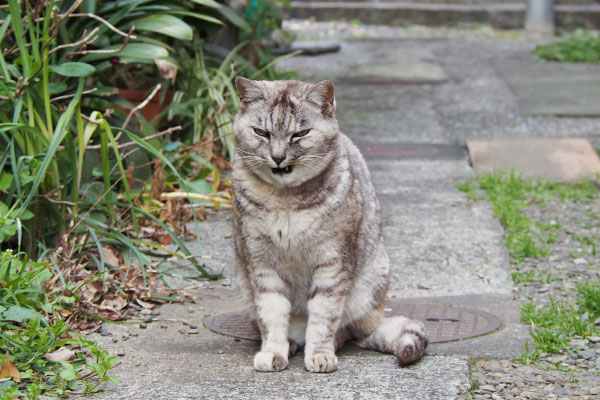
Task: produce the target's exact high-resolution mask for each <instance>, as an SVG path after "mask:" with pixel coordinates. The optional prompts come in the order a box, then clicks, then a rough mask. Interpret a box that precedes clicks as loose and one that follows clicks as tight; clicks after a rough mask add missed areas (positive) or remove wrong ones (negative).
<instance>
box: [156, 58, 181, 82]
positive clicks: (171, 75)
mask: <svg viewBox="0 0 600 400" xmlns="http://www.w3.org/2000/svg"><path fill="white" fill-rule="evenodd" d="M154 64H156V66H157V67H158V72H159V73H160V77H161V78H163V79H170V80H171V83H172V84H175V78H176V77H177V65H175V64H173V63H172V62H171V61H168V60H164V59H162V58H155V59H154Z"/></svg>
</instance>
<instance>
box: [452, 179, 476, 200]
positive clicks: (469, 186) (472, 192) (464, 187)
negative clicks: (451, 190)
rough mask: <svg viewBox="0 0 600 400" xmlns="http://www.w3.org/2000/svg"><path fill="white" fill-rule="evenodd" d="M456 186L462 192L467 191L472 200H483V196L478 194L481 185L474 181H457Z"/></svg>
mask: <svg viewBox="0 0 600 400" xmlns="http://www.w3.org/2000/svg"><path fill="white" fill-rule="evenodd" d="M456 188H457V189H458V190H460V191H461V192H465V193H466V194H467V198H468V199H469V200H470V201H478V200H481V196H480V195H479V194H477V189H479V186H478V185H477V184H476V183H474V182H465V183H457V184H456Z"/></svg>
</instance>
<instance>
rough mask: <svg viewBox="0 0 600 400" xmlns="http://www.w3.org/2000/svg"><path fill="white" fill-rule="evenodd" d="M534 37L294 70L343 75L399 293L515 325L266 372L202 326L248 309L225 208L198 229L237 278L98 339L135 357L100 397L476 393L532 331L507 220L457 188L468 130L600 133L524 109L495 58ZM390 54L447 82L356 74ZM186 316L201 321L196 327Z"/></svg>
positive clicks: (342, 93)
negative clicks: (415, 354)
mask: <svg viewBox="0 0 600 400" xmlns="http://www.w3.org/2000/svg"><path fill="white" fill-rule="evenodd" d="M531 47H532V44H531V43H521V42H510V41H486V42H474V43H467V42H460V41H440V40H437V41H426V40H421V41H418V42H414V41H370V42H368V43H364V42H363V43H361V42H345V43H343V45H342V51H341V52H340V53H337V54H331V55H326V56H322V57H319V58H310V57H297V58H294V59H291V60H288V62H287V63H286V65H284V66H283V67H284V68H291V69H295V70H298V71H302V75H301V76H300V78H306V79H311V80H314V79H318V78H326V77H329V78H334V79H335V82H336V98H337V104H338V117H339V119H340V125H341V127H342V130H343V131H344V132H346V133H347V134H348V135H349V136H350V137H351V138H352V139H353V140H354V141H355V142H356V143H358V144H359V146H360V147H361V149H362V150H363V152H364V154H365V156H366V158H367V161H368V163H369V166H370V168H371V173H372V175H373V180H374V182H375V186H376V188H377V191H378V193H379V196H380V199H381V202H382V206H383V210H384V211H383V215H384V232H385V239H386V247H387V249H388V252H389V254H390V258H391V264H392V285H391V290H390V294H389V295H390V296H391V297H396V298H406V297H413V298H418V299H417V301H419V302H437V303H444V304H456V305H465V306H469V307H471V308H478V309H482V310H485V311H488V312H491V313H493V314H494V315H496V316H497V317H499V318H500V319H501V320H502V322H503V326H502V328H501V329H500V330H499V331H498V332H496V333H493V334H489V335H486V336H483V337H480V338H475V339H469V340H465V341H462V342H450V343H446V344H437V345H432V346H430V348H429V349H428V356H426V357H425V358H424V359H423V360H422V361H421V362H419V363H417V364H416V365H414V366H411V367H409V368H399V367H398V366H397V365H395V362H394V358H393V357H392V356H388V355H381V354H378V353H375V352H368V351H363V350H359V349H357V348H355V347H352V346H348V348H346V349H344V350H343V351H342V352H341V354H340V370H339V371H338V372H336V373H334V374H329V375H313V374H310V373H308V372H305V371H304V370H303V368H302V359H301V356H300V357H298V356H297V357H295V358H294V359H293V360H292V362H291V365H290V368H289V369H288V370H286V371H284V372H282V373H277V374H259V373H256V372H254V370H253V369H252V358H253V354H254V353H255V352H256V351H257V349H258V343H255V342H247V341H237V342H236V341H234V340H233V339H231V338H227V337H224V336H221V335H218V334H214V333H212V332H209V331H207V330H205V329H202V327H201V323H202V319H203V318H204V317H205V316H208V315H210V314H212V313H221V312H225V311H230V310H235V309H236V308H238V305H237V304H236V300H235V289H232V288H231V287H229V286H228V285H229V279H230V278H231V276H232V259H233V254H232V241H231V239H227V237H229V234H230V233H231V226H230V224H231V215H230V214H229V213H227V212H223V213H220V214H218V215H217V216H216V217H215V218H212V219H211V220H209V221H208V222H205V223H202V224H201V225H200V227H199V229H200V231H201V234H202V236H203V246H202V247H203V249H202V252H203V253H202V254H204V257H205V258H204V261H206V263H207V265H208V266H210V267H211V268H213V269H214V270H216V271H222V272H223V274H224V276H225V277H226V278H228V279H226V280H225V281H223V282H217V283H213V284H209V285H207V287H206V288H204V289H201V290H198V291H196V292H194V293H195V294H196V295H197V296H198V299H197V301H196V304H195V305H194V304H187V305H167V306H163V307H162V308H161V309H160V315H159V316H157V317H156V318H157V319H164V321H155V322H153V323H151V324H149V325H148V328H147V329H145V330H144V329H140V328H139V327H138V326H135V325H133V326H127V325H112V326H110V325H108V326H106V329H107V330H108V331H110V332H111V333H112V336H105V337H100V336H99V337H98V339H99V340H100V341H101V342H102V343H103V345H104V347H106V348H107V349H109V350H110V351H111V352H114V353H118V352H123V353H124V354H125V355H124V356H122V357H120V358H119V361H120V362H121V364H120V365H119V366H118V367H117V368H115V370H114V373H115V374H116V375H117V376H118V377H119V378H120V379H121V384H119V385H116V386H115V385H110V386H108V385H107V386H106V389H107V390H106V392H105V393H103V394H100V395H98V396H95V398H98V399H123V398H128V399H148V398H153V399H204V398H207V399H214V398H228V399H238V398H240V399H263V398H268V399H287V398H293V399H303V398H307V399H308V398H324V399H340V398H357V399H379V398H381V399H384V398H385V399H389V398H395V399H424V400H425V399H436V400H438V399H459V398H465V393H466V392H467V391H468V389H469V386H470V380H469V358H470V357H511V356H514V355H516V354H518V353H519V352H520V351H521V350H522V346H523V343H524V339H525V337H526V335H527V329H526V327H524V326H523V325H521V324H520V323H519V315H518V310H517V307H516V305H515V303H514V302H513V300H512V295H511V294H512V282H511V279H510V274H509V260H508V255H507V252H506V249H505V247H504V244H503V239H502V228H501V226H500V225H499V223H498V222H497V220H496V219H495V218H494V217H493V215H492V211H491V208H490V206H489V204H487V203H486V202H477V203H470V202H468V200H467V198H466V196H465V195H464V194H463V193H462V192H460V191H458V190H457V189H456V188H455V185H456V184H457V183H459V182H464V181H467V180H469V179H471V178H472V177H473V176H474V173H473V171H472V169H471V167H470V165H469V161H468V157H467V155H466V152H465V150H464V143H465V140H466V138H471V137H484V138H485V137H496V136H509V137H529V136H538V135H539V136H552V137H554V136H570V135H574V136H588V137H593V138H594V139H595V140H597V139H598V137H597V136H596V137H594V136H593V135H594V134H596V135H597V134H598V133H600V122H599V121H598V120H596V119H592V118H577V119H559V118H539V117H532V116H522V114H521V111H520V108H519V102H518V99H517V98H516V97H515V95H514V94H513V92H512V91H511V89H510V86H509V85H508V84H507V83H506V82H505V81H504V80H503V79H502V78H501V75H500V74H498V72H497V68H496V66H497V64H498V63H501V62H502V59H503V55H506V54H513V53H524V52H527V51H529V50H530V49H531ZM361 49H363V50H364V49H369V51H360V50H361ZM391 49H393V51H388V50H391ZM404 49H406V52H404ZM381 53H385V54H387V56H386V57H385V63H383V62H380V63H379V66H378V69H377V71H379V72H378V73H379V74H380V76H383V77H386V78H388V79H389V78H394V79H395V78H398V77H399V76H400V77H401V75H402V71H398V70H397V65H406V60H413V61H414V62H415V63H427V64H428V68H425V69H421V70H419V69H417V70H418V71H417V72H418V73H419V74H420V75H419V76H416V77H415V76H414V75H415V74H414V73H413V77H412V78H411V79H417V78H418V79H422V81H427V79H429V80H430V81H431V82H434V81H436V82H434V83H431V84H427V85H422V84H410V85H406V84H398V83H397V82H398V81H396V83H385V81H384V82H383V84H382V83H379V84H373V83H364V82H365V81H364V80H362V81H361V77H365V76H371V77H372V72H371V71H368V70H367V71H365V70H364V69H363V70H357V69H356V68H355V67H354V63H353V62H352V61H351V60H353V59H356V58H358V57H362V58H361V61H364V63H365V64H369V63H372V64H374V63H376V62H377V60H378V58H377V57H378V56H377V54H381ZM368 57H371V59H368ZM323 65H328V66H329V67H328V68H327V69H325V70H324V69H323V68H322V66H323ZM382 71H383V72H382ZM390 71H391V72H390ZM413 72H414V71H413ZM417 75H418V74H417ZM357 82H359V83H357ZM360 82H362V83H360ZM392 82H393V81H392ZM197 250H198V251H200V249H197ZM411 300H413V299H411ZM184 320H185V321H186V323H188V324H192V325H198V327H199V329H190V325H184V324H183V323H182V321H184ZM180 332H182V333H180ZM125 338H126V339H127V340H126V341H125V340H124V339H125ZM115 339H116V340H115Z"/></svg>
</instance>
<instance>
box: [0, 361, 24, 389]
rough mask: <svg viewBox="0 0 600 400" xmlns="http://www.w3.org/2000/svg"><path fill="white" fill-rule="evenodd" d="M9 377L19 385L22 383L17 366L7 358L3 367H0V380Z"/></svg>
mask: <svg viewBox="0 0 600 400" xmlns="http://www.w3.org/2000/svg"><path fill="white" fill-rule="evenodd" d="M9 376H10V377H12V379H13V381H15V382H17V383H18V382H21V374H20V373H19V370H18V369H17V367H15V364H13V363H12V361H10V360H9V359H8V357H6V358H5V359H4V362H3V363H2V367H0V378H8V377H9Z"/></svg>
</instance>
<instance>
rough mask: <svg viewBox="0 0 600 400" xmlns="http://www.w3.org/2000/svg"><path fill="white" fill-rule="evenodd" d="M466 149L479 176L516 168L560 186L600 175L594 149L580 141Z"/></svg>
mask: <svg viewBox="0 0 600 400" xmlns="http://www.w3.org/2000/svg"><path fill="white" fill-rule="evenodd" d="M467 148H468V149H469V155H470V157H471V162H472V164H473V168H474V169H475V171H477V172H480V173H481V172H491V171H494V170H501V169H513V168H514V170H515V171H516V172H518V173H520V174H523V175H525V176H529V177H535V178H544V179H549V180H552V181H558V182H569V181H574V180H576V179H579V178H582V177H591V178H595V177H596V175H597V174H599V173H600V159H598V155H597V153H596V151H595V150H594V147H593V146H592V145H591V144H590V142H589V141H587V140H586V139H581V138H565V139H508V140H507V139H491V140H468V141H467ZM586 263H587V262H586Z"/></svg>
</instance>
